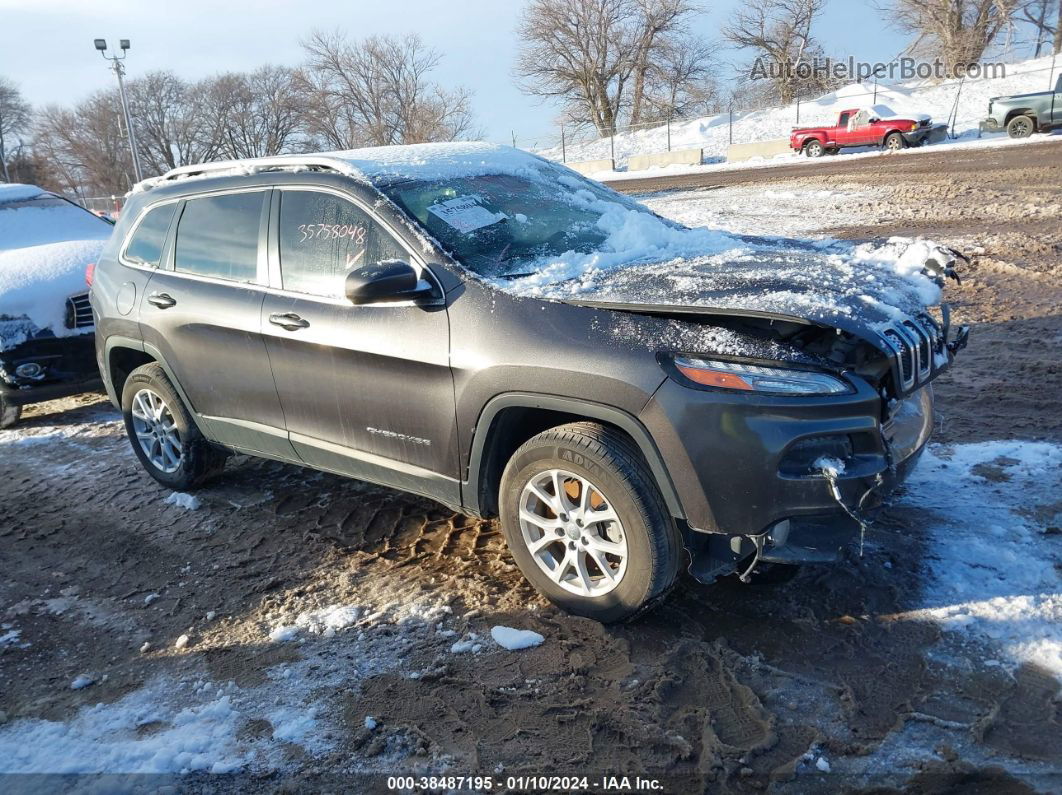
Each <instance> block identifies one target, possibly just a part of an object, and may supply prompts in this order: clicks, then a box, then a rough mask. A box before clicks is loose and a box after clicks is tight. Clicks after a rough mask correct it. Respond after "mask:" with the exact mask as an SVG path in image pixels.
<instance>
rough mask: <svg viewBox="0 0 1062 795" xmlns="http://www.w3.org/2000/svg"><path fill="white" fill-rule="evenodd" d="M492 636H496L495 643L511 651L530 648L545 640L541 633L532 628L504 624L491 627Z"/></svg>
mask: <svg viewBox="0 0 1062 795" xmlns="http://www.w3.org/2000/svg"><path fill="white" fill-rule="evenodd" d="M490 636H491V637H492V638H494V642H495V643H497V644H498V645H499V646H501V647H502V648H503V649H508V650H509V651H519V650H520V649H530V648H532V647H534V646H538V645H539V644H541V643H542V641H544V640H545V638H544V637H542V636H541V635H540V634H538V633H537V632H533V631H531V630H530V629H513V628H512V627H502V626H497V627H491V630H490Z"/></svg>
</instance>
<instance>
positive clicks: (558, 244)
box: [381, 166, 670, 278]
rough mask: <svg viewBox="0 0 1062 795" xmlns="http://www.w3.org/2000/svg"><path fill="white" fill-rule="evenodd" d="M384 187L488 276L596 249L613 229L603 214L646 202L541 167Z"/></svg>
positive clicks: (525, 270)
mask: <svg viewBox="0 0 1062 795" xmlns="http://www.w3.org/2000/svg"><path fill="white" fill-rule="evenodd" d="M381 190H383V192H384V193H385V194H386V195H387V196H388V197H390V198H391V199H392V200H393V201H394V202H395V203H397V204H398V205H399V206H400V207H401V208H402V209H404V210H405V211H406V212H407V213H408V214H409V215H411V216H413V217H414V218H416V219H417V221H419V222H420V223H421V224H422V225H423V226H424V227H425V228H426V229H427V230H428V231H429V232H430V233H431V234H432V236H433V237H435V239H436V240H438V241H439V242H440V243H442V245H443V246H444V247H445V248H446V249H447V250H448V251H449V252H450V253H451V254H452V255H453V256H454V258H455V259H457V260H458V262H460V263H461V264H463V265H464V266H465V267H467V268H469V269H470V270H472V271H474V272H476V273H477V274H479V275H480V276H484V277H487V278H515V277H518V276H527V275H530V274H533V273H535V272H536V271H537V270H538V268H539V266H542V265H544V264H546V263H548V262H550V261H551V260H552V259H555V258H557V257H559V256H560V255H562V254H566V253H568V252H578V253H590V252H593V251H597V250H598V249H599V248H601V247H602V245H603V244H604V243H605V242H606V240H607V239H608V238H609V235H610V234H611V232H612V231H613V230H612V228H611V226H610V224H609V223H607V222H606V221H605V220H604V219H605V216H608V215H610V214H615V213H616V211H620V212H622V213H624V214H626V213H630V212H635V213H638V214H640V215H644V216H647V217H648V218H652V219H653V220H655V221H657V222H659V223H661V224H664V223H668V224H670V222H666V221H664V220H663V219H658V218H656V216H654V215H653V214H652V213H651V212H650V211H649V210H647V209H646V208H645V207H642V206H641V205H639V204H638V203H636V202H633V201H631V200H630V199H627V198H625V197H623V196H620V195H618V194H616V193H614V192H612V191H610V190H608V189H606V188H603V187H601V186H600V185H597V184H595V183H593V182H591V181H590V180H585V179H582V178H580V177H577V176H575V175H573V174H571V173H568V172H566V171H562V170H560V169H553V168H549V167H548V166H544V167H542V168H539V169H534V170H530V169H527V170H525V174H521V175H513V174H490V175H484V176H469V177H456V178H447V179H438V180H404V181H400V182H392V183H390V184H386V185H382V186H381Z"/></svg>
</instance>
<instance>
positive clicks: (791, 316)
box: [525, 236, 965, 396]
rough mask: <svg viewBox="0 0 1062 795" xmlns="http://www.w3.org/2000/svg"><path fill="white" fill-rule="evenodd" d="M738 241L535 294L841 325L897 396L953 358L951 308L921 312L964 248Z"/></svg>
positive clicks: (675, 312)
mask: <svg viewBox="0 0 1062 795" xmlns="http://www.w3.org/2000/svg"><path fill="white" fill-rule="evenodd" d="M736 239H739V240H741V241H742V242H744V243H745V244H746V246H747V248H744V249H736V250H732V251H728V252H724V253H720V254H710V255H704V256H700V257H683V258H678V259H672V260H668V261H665V262H657V263H653V264H639V265H627V266H622V267H612V268H606V269H600V270H591V271H588V272H585V273H583V274H582V275H581V276H579V277H578V278H570V279H566V280H564V281H558V282H554V283H551V284H542V285H539V286H537V287H536V288H535V290H534V293H535V294H536V295H537V297H540V298H547V299H553V300H558V301H562V302H565V303H569V304H575V305H580V306H586V307H593V308H598V309H606V310H615V311H616V313H617V314H622V313H636V314H642V315H653V316H657V317H658V318H672V319H683V318H688V319H689V320H691V321H707V323H708V325H709V327H710V326H711V325H712V318H713V317H719V319H720V323H719V325H722V326H726V325H728V324H729V323H730V322H731V319H737V320H740V321H743V322H746V321H744V319H747V318H755V319H757V320H758V321H759V322H761V323H762V321H764V320H766V321H768V322H769V325H774V323H773V321H781V322H783V323H789V324H794V323H795V324H804V325H807V326H811V327H819V328H825V329H829V330H834V329H837V330H840V331H842V332H847V333H848V334H849V335H851V336H852V337H854V338H855V339H858V340H862V341H863V342H865V343H867V344H869V345H870V346H871V347H872V348H874V349H876V350H878V351H879V352H880V353H881V354H883V355H884V357H885V358H886V359H887V360H888V361H889V369H890V370H891V372H892V373H893V381H892V383H893V387H892V393H893V394H894V395H895V396H903V395H906V394H910V393H911V392H913V391H914V390H915V389H917V388H919V387H921V386H923V385H925V384H927V383H929V382H930V381H931V380H932V379H933V378H935V377H936V376H937V375H938V374H939V373H940V372H942V371H943V369H945V368H946V367H947V365H948V364H949V363H950V357H951V353H950V347H949V345H948V341H947V333H948V329H947V317H948V311H947V307H946V306H942V307H941V315H942V318H943V323H938V322H937V321H935V320H934V319H933V318H932V317H931V316H930V315H929V314H928V313H927V310H928V309H929V308H930V307H932V306H934V305H937V304H940V297H941V293H942V288H943V286H944V281H945V277H946V276H954V277H955V278H956V279H957V278H958V277H957V275H956V273H955V270H954V266H955V261H956V259H957V258H961V255H959V254H957V253H956V252H954V251H953V250H951V249H948V248H946V247H944V246H941V245H938V244H936V243H931V242H928V241H923V240H912V239H909V238H892V239H890V240H888V241H885V242H877V243H875V242H866V243H846V242H841V241H798V240H780V239H772V238H756V237H748V236H742V237H736ZM525 294H526V293H525ZM661 328H663V327H661ZM665 330H668V329H665ZM779 330H780V329H779ZM707 333H708V336H709V337H712V335H713V334H715V335H716V336H718V335H717V333H716V332H713V331H708V332H707ZM964 334H965V331H962V332H961V334H960V336H962V342H961V343H957V344H958V345H959V346H960V347H961V344H965V337H964V336H963V335H964ZM687 336H689V335H687ZM690 339H691V340H692V341H693V342H697V341H698V339H699V338H698V336H697V335H695V334H694V335H692V336H691V337H690ZM706 340H707V341H706V347H708V348H709V349H710V350H713V351H715V350H720V348H719V347H718V346H719V344H720V340H718V339H715V338H714V337H712V338H711V339H707V338H706ZM657 342H660V343H663V342H664V340H657ZM766 342H768V344H769V345H774V346H775V347H778V346H777V344H776V343H774V342H770V341H769V340H768V341H766ZM708 343H710V345H708ZM722 344H724V346H726V347H725V348H724V350H727V349H731V348H732V349H733V352H735V353H738V354H739V355H747V354H742V353H741V351H754V347H755V346H753V345H752V343H751V342H750V341H749V340H748V339H736V338H735V339H729V338H727V339H725V340H723V341H722ZM683 347H684V348H686V349H687V350H690V348H688V347H687V346H683ZM782 347H783V348H784V349H782V348H780V349H779V350H777V351H773V352H772V351H767V355H763V354H755V352H754V353H753V355H754V356H757V358H769V359H788V360H794V359H793V356H794V355H798V354H797V352H796V351H795V350H793V348H792V346H791V345H789V344H788V343H785V342H783V343H782ZM799 355H802V354H799Z"/></svg>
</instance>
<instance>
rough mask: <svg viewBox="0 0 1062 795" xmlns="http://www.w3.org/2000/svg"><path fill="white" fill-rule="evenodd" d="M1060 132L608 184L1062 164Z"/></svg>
mask: <svg viewBox="0 0 1062 795" xmlns="http://www.w3.org/2000/svg"><path fill="white" fill-rule="evenodd" d="M1059 143H1062V135H1052V136H1049V137H1047V138H1045V139H1044V140H1043V141H1037V142H1035V143H1029V144H1025V145H1021V146H1000V147H997V148H992V149H968V148H958V149H956V148H953V147H946V146H942V147H939V148H937V149H935V150H933V151H932V152H930V151H925V152H923V151H918V152H905V153H902V154H899V155H888V156H882V157H845V156H844V155H840V156H837V157H835V158H830V159H828V160H825V161H824V162H820V163H809V162H806V161H805V160H798V161H796V162H794V163H793V164H792V165H784V166H772V167H762V166H761V167H758V168H746V169H739V170H738V169H735V170H728V171H708V172H702V173H700V174H681V175H671V176H661V177H648V178H641V179H622V180H612V181H610V182H609V183H608V185H609V187H611V188H614V189H616V190H618V191H623V192H624V193H651V192H655V191H663V190H688V189H691V188H712V187H722V186H725V185H739V184H742V183H747V182H773V181H776V180H783V179H790V178H799V177H815V176H844V175H851V176H853V177H856V178H858V177H861V176H866V175H867V172H874V171H879V170H883V168H884V167H885V166H887V168H888V171H889V172H891V173H892V174H893V175H895V176H904V177H906V178H907V179H909V180H917V179H919V177H920V176H922V175H925V174H939V173H940V172H941V171H955V172H967V173H972V172H976V171H979V170H981V169H984V168H986V167H990V168H993V169H1000V168H1002V169H1014V170H1016V171H1017V170H1020V169H1026V168H1029V167H1030V166H1037V165H1044V164H1045V161H1053V162H1055V163H1062V146H1059Z"/></svg>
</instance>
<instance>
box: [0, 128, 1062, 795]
mask: <svg viewBox="0 0 1062 795" xmlns="http://www.w3.org/2000/svg"><path fill="white" fill-rule="evenodd" d="M1025 149H1029V150H1030V151H1031V150H1032V147H1025ZM1056 151H1057V150H1056ZM914 159H915V158H912V160H914ZM917 159H918V161H919V162H920V163H921V162H928V161H926V159H925V156H923V157H921V158H917ZM830 167H831V168H832V167H833V166H832V164H831V166H830ZM890 168H891V166H890ZM859 169H860V170H859V171H858V173H856V172H855V171H852V172H845V173H837V174H826V173H823V172H821V171H816V172H815V174H814V175H809V174H808V173H806V172H802V173H801V174H799V175H796V176H792V177H788V176H787V177H785V178H779V177H778V176H777V174H768V172H771V171H772V170H771V169H764V170H761V171H762V172H763V176H762V178H760V179H758V180H756V181H749V180H746V181H744V182H742V183H741V184H733V185H730V186H727V187H723V188H719V189H717V190H696V191H686V192H681V193H679V192H672V193H662V194H654V195H653V196H652V197H651V198H650V203H651V204H652V206H653V207H654V208H655V209H657V210H658V211H660V212H662V213H665V214H668V215H672V216H674V217H677V218H680V219H681V220H684V221H686V222H688V223H693V224H703V225H718V226H725V227H726V228H729V229H732V230H734V231H738V232H760V233H762V232H767V231H774V232H777V233H789V234H798V235H803V236H812V235H821V234H832V235H839V236H847V237H861V236H868V235H871V234H881V233H883V232H884V233H886V234H893V233H908V234H909V233H912V232H913V233H918V232H923V231H925V232H932V234H933V235H934V236H936V237H939V238H942V239H943V240H944V241H945V242H949V243H953V244H958V245H960V246H962V247H964V248H965V249H966V250H968V251H974V252H975V253H976V254H977V256H976V257H975V262H974V264H973V265H972V266H971V267H970V268H969V269H967V271H966V273H965V274H964V276H965V280H964V286H963V288H962V290H961V291H955V292H953V296H957V297H959V299H960V300H959V303H958V306H957V307H956V312H957V314H958V316H959V320H962V321H964V322H966V321H968V322H973V323H974V325H975V328H974V334H973V337H972V341H971V347H970V349H969V350H967V351H966V352H965V353H964V355H963V357H962V359H961V361H960V364H959V366H958V367H957V368H956V369H955V371H954V372H953V373H951V374H949V375H948V376H946V377H945V378H943V379H941V381H940V383H939V384H938V387H937V391H938V398H939V401H940V409H941V417H940V420H941V427H940V428H938V435H937V442H936V443H935V445H934V446H933V447H932V449H931V450H930V451H929V452H928V453H927V455H926V457H925V459H924V460H923V462H922V464H921V465H920V467H919V469H918V470H917V472H916V473H915V475H914V477H913V478H912V480H911V482H910V486H909V489H908V491H907V493H906V494H905V495H904V496H902V497H901V498H900V499H899V500H898V501H897V503H896V505H895V506H894V507H893V508H892V509H891V510H890V511H889V512H888V513H887V514H886V515H885V516H884V517H883V518H882V520H881V521H880V522H879V523H878V524H877V525H876V526H875V527H874V529H873V531H872V532H871V533H870V534H869V536H868V543H867V548H866V553H865V555H864V557H863V558H862V559H853V560H852V561H851V564H850V565H849V566H846V567H842V568H829V569H820V568H816V567H809V568H807V569H806V570H804V571H802V572H801V573H800V574H799V575H798V576H797V577H796V578H795V579H794V580H793V581H791V582H788V583H784V584H776V585H768V584H760V585H752V586H744V585H742V584H741V583H738V582H735V581H726V582H722V583H719V584H717V585H715V586H711V587H703V586H700V585H696V584H689V583H687V584H684V585H683V586H682V587H681V588H680V589H679V591H678V592H677V593H676V594H675V595H674V596H673V597H672V598H671V599H670V600H669V602H668V603H667V604H666V605H665V606H664V607H663V609H661V610H659V611H658V612H656V613H654V614H653V615H651V616H650V617H648V618H647V619H645V620H643V621H641V622H640V623H638V624H635V625H632V626H623V627H609V628H604V627H601V626H600V625H597V624H594V623H592V622H588V621H585V620H581V619H574V618H570V617H567V616H564V615H562V614H560V613H558V612H556V611H555V610H553V609H552V608H550V607H549V606H548V605H547V604H546V603H544V602H543V601H541V600H540V599H538V598H537V597H536V596H535V595H534V594H533V592H532V591H531V590H530V589H529V588H528V587H527V586H526V585H525V584H524V582H523V580H522V578H521V577H520V575H519V573H518V572H517V571H516V568H515V566H514V565H513V564H512V561H511V559H510V558H509V556H508V554H507V553H506V551H505V549H504V545H503V543H502V540H501V536H500V533H499V532H498V530H497V528H496V527H495V525H494V524H492V523H489V522H478V521H472V520H469V519H465V518H463V517H460V516H454V515H452V514H449V513H447V512H446V511H445V510H443V509H442V508H440V507H439V506H437V505H435V504H432V503H430V502H427V501H424V500H421V499H418V498H415V497H409V496H406V495H402V494H399V493H396V492H392V491H389V490H387V489H382V488H378V487H375V486H371V485H368V484H365V483H359V482H356V481H350V480H342V479H339V478H335V477H331V476H328V475H323V474H319V473H314V472H310V471H306V470H301V469H297V468H293V467H287V466H282V465H278V464H275V463H271V462H266V461H258V460H250V459H243V458H238V459H236V460H234V461H232V462H230V465H229V467H228V470H227V472H226V475H225V476H224V477H223V478H222V479H220V480H218V481H216V482H215V483H213V484H212V485H210V486H209V487H207V488H206V489H204V490H202V491H201V492H198V493H197V494H196V495H195V496H191V495H176V496H175V495H174V494H172V493H170V492H168V491H166V490H165V489H162V488H160V487H159V486H157V485H156V484H155V483H154V481H151V480H150V479H148V478H147V477H146V476H145V475H143V473H142V471H141V470H140V468H139V466H138V465H137V464H136V462H135V460H134V458H133V457H132V455H131V453H130V452H129V451H128V447H127V442H126V440H125V438H124V435H123V433H122V429H121V424H120V421H119V418H118V415H117V413H116V412H114V411H113V409H111V408H110V406H109V405H108V404H107V403H105V402H104V401H103V400H102V399H101V398H100V397H99V396H85V397H82V398H77V399H69V400H66V401H60V402H56V403H52V404H43V405H41V406H36V407H33V408H32V409H31V410H30V411H28V412H27V418H26V420H25V421H24V423H23V424H22V425H20V426H19V427H17V428H15V429H12V430H10V431H3V432H0V562H2V565H3V577H2V578H0V772H4V773H55V772H85V773H96V772H99V773H109V774H123V773H140V774H143V773H154V774H158V775H171V774H182V773H183V774H184V775H185V778H184V779H183V782H184V784H185V785H187V786H188V787H190V788H198V787H201V786H202V787H206V786H214V785H222V786H223V785H224V784H225V782H229V783H230V784H231V786H232V787H233V788H236V789H241V790H252V791H253V790H273V789H276V788H277V787H278V786H283V785H284V784H285V783H286V782H288V781H289V780H292V779H293V778H295V777H298V779H299V780H300V781H302V782H304V783H309V784H310V785H311V786H312V785H313V784H314V783H317V784H318V785H320V786H328V785H331V784H336V783H342V784H343V785H344V786H345V787H346V788H347V789H351V788H355V789H356V788H357V786H358V785H357V781H358V779H357V778H352V776H357V775H361V774H365V773H366V772H373V771H380V772H383V773H398V772H420V771H433V772H452V773H455V774H461V773H473V772H482V773H498V774H500V775H503V776H504V775H506V774H519V773H523V774H530V773H593V774H605V773H621V772H624V773H643V774H653V775H664V776H679V775H681V776H686V777H688V778H686V779H684V780H683V782H682V791H694V790H696V789H697V786H694V785H693V784H692V781H693V780H696V781H697V782H700V784H701V785H703V786H711V787H718V786H719V785H720V784H722V785H724V786H725V787H727V788H728V789H731V790H739V791H744V790H758V789H763V788H766V787H768V786H771V787H773V788H774V789H775V790H776V791H780V792H808V791H836V790H838V789H846V788H858V787H862V786H868V785H870V784H877V785H891V786H897V787H898V786H902V785H904V784H908V785H910V786H918V787H921V788H922V789H924V790H934V791H935V790H937V789H939V790H940V791H943V790H946V789H948V788H949V787H961V786H973V785H980V786H981V787H982V788H983V789H984V790H985V791H993V792H997V791H1009V792H1021V791H1027V789H1026V787H1027V786H1032V787H1035V788H1038V789H1041V790H1045V791H1051V790H1058V789H1059V788H1060V787H1062V720H1060V715H1059V711H1060V707H1059V692H1060V677H1062V532H1060V526H1062V517H1060V515H1059V512H1060V508H1062V503H1059V496H1058V495H1059V493H1060V490H1059V487H1060V485H1062V483H1060V467H1062V427H1060V424H1059V417H1060V416H1062V406H1060V405H1059V400H1060V395H1062V388H1060V387H1062V384H1060V380H1062V370H1060V367H1059V361H1058V346H1059V343H1060V342H1062V325H1060V323H1059V318H1058V314H1057V313H1058V310H1057V307H1058V306H1059V305H1060V299H1062V294H1060V292H1062V291H1060V290H1059V288H1058V287H1057V284H1058V276H1059V271H1060V269H1062V249H1060V247H1059V239H1058V230H1059V229H1060V228H1062V218H1060V215H1062V197H1060V191H1062V174H1060V166H1059V163H1058V161H1057V159H1050V158H1049V157H1047V156H1046V155H1043V156H1040V157H1039V158H1038V159H1037V160H1030V161H1029V162H1026V163H1025V164H1024V165H1020V166H1019V165H1015V164H1013V163H1010V161H998V162H996V161H991V160H989V161H981V164H980V165H979V166H974V165H973V164H971V165H970V166H969V167H965V168H957V169H955V170H953V171H949V170H945V169H943V168H940V169H938V170H936V171H934V170H931V169H929V170H926V171H924V172H923V173H922V174H921V175H920V176H919V177H918V180H917V182H916V183H915V182H911V181H908V180H900V179H890V178H889V177H888V173H889V172H887V171H884V170H874V169H873V168H871V167H869V166H862V165H861V166H859ZM1007 208H1010V209H1007ZM840 219H843V223H844V224H845V226H844V227H840V226H839V224H840V223H842V221H841V220H840ZM522 630H530V631H531V632H534V633H537V635H531V634H525V633H523V632H519V631H522ZM538 636H541V641H539V638H538ZM211 773H213V774H218V775H220V774H222V773H226V774H228V776H229V778H225V779H219V778H217V777H216V776H214V777H211V778H209V780H208V777H210V776H211ZM333 776H336V777H339V778H333ZM670 780H672V781H678V779H670ZM49 781H50V779H34V778H23V777H11V778H5V779H0V787H3V788H4V789H5V790H9V789H12V788H17V787H20V786H25V787H27V788H28V787H29V786H31V785H32V786H37V785H40V786H44V787H47V786H48V782H49ZM136 781H138V782H143V781H144V779H136ZM150 781H151V782H152V783H155V782H156V780H155V779H151V780H150ZM64 783H65V784H69V782H64ZM57 786H58V785H57ZM676 786H677V785H676Z"/></svg>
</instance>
